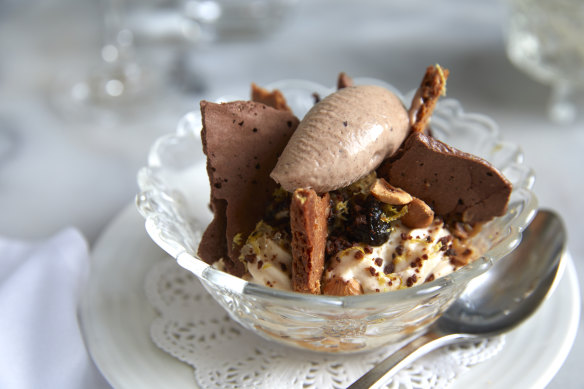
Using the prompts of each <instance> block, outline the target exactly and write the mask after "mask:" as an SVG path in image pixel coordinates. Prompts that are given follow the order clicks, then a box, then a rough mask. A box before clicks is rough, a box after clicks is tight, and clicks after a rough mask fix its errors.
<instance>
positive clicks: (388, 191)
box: [371, 178, 412, 205]
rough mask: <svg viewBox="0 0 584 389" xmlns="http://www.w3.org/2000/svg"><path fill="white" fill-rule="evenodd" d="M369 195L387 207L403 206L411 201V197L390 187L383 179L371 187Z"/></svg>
mask: <svg viewBox="0 0 584 389" xmlns="http://www.w3.org/2000/svg"><path fill="white" fill-rule="evenodd" d="M371 194H372V195H373V196H375V198H376V199H377V200H379V201H381V202H383V203H386V204H389V205H405V204H408V203H409V202H410V201H412V196H411V195H410V194H409V193H408V192H406V191H404V190H402V189H400V188H396V187H394V186H392V185H391V184H390V183H389V182H387V181H385V180H384V179H383V178H378V179H377V180H375V183H374V184H373V186H372V187H371Z"/></svg>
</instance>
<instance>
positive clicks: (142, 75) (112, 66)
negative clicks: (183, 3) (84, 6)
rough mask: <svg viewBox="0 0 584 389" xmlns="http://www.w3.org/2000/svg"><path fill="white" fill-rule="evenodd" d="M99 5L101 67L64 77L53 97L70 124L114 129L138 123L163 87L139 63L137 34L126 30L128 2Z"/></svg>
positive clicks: (110, 0)
mask: <svg viewBox="0 0 584 389" xmlns="http://www.w3.org/2000/svg"><path fill="white" fill-rule="evenodd" d="M99 5H100V6H101V8H102V17H103V21H102V23H103V24H102V28H103V31H102V35H103V38H102V44H101V48H100V53H99V54H100V55H99V60H98V63H97V64H94V65H93V68H90V69H83V70H82V71H81V72H80V73H79V74H76V73H75V72H72V73H69V74H64V76H62V77H60V79H59V80H58V81H57V82H56V86H55V88H54V90H53V91H52V96H51V97H52V99H53V103H54V105H55V106H56V108H57V110H58V111H59V113H60V114H61V116H62V117H63V118H64V119H65V120H67V121H80V122H81V121H90V122H93V123H98V124H100V125H106V126H107V125H110V126H111V125H117V124H119V123H122V122H124V121H125V120H128V119H135V118H136V115H137V114H139V113H141V112H142V111H143V110H144V108H145V105H146V103H145V100H148V99H151V98H152V97H153V96H154V95H155V94H156V92H157V91H156V89H157V88H159V85H158V84H157V82H158V80H157V78H156V74H155V73H154V72H151V71H147V69H146V68H144V67H143V66H142V65H140V64H139V63H138V61H137V60H136V55H135V48H134V34H133V32H132V31H131V30H130V29H129V28H127V26H126V6H127V4H126V1H125V0H100V2H99ZM137 111H140V112H137Z"/></svg>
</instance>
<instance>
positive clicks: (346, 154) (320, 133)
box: [271, 85, 410, 193]
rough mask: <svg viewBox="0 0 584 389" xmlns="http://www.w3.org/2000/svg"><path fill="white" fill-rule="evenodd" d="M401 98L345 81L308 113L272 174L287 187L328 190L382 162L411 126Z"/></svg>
mask: <svg viewBox="0 0 584 389" xmlns="http://www.w3.org/2000/svg"><path fill="white" fill-rule="evenodd" d="M409 127H410V124H409V119H408V114H407V111H406V109H405V107H404V106H403V104H402V102H401V101H400V99H399V98H398V97H397V96H396V95H395V94H393V93H391V92H390V91H388V90H387V89H385V88H382V87H380V86H375V85H359V86H352V87H346V88H343V89H340V90H338V91H337V92H335V93H333V94H331V95H329V96H327V97H326V98H324V99H323V100H321V101H320V102H319V103H317V104H315V105H314V107H312V109H311V110H310V111H309V112H308V113H307V114H306V116H305V117H304V119H303V120H302V121H301V122H300V124H299V126H298V128H297V129H296V131H295V132H294V134H293V135H292V137H291V138H290V141H289V142H288V144H287V145H286V147H285V148H284V151H283V152H282V154H281V155H280V158H279V159H278V163H277V164H276V166H275V168H274V170H272V173H271V177H272V178H273V179H274V180H275V181H276V182H278V183H279V184H281V185H282V187H283V188H284V189H286V190H287V191H290V192H291V191H294V190H295V189H296V188H312V189H314V190H315V191H316V192H319V193H324V192H328V191H331V190H335V189H338V188H342V187H345V186H347V185H349V184H351V183H353V182H355V181H357V180H358V179H360V178H361V177H363V176H365V175H367V174H368V173H370V172H371V171H372V170H374V169H375V168H377V166H379V165H380V164H381V162H382V161H383V160H384V159H385V158H387V157H388V156H390V155H392V154H393V153H394V152H395V151H396V150H397V149H398V148H399V146H400V145H401V143H402V142H403V140H404V139H405V137H406V135H407V134H408V131H409Z"/></svg>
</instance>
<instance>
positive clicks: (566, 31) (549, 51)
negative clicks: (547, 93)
mask: <svg viewBox="0 0 584 389" xmlns="http://www.w3.org/2000/svg"><path fill="white" fill-rule="evenodd" d="M508 2H509V15H508V17H509V19H508V25H507V54H508V56H509V59H510V60H511V62H512V63H513V64H515V65H516V66H517V67H518V68H519V69H521V70H523V71H525V72H526V73H527V74H528V75H530V76H531V77H533V78H535V79H536V80H538V81H540V82H542V83H544V84H548V85H550V86H551V87H552V95H551V98H550V101H549V107H548V112H549V117H550V118H551V119H552V120H554V121H556V122H560V123H570V122H572V121H573V120H574V119H575V118H576V116H577V113H578V105H579V104H580V103H581V101H580V99H581V98H582V96H584V2H583V1H582V0H555V1H549V0H508Z"/></svg>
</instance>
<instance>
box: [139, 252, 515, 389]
mask: <svg viewBox="0 0 584 389" xmlns="http://www.w3.org/2000/svg"><path fill="white" fill-rule="evenodd" d="M145 288H146V295H147V297H148V300H149V301H150V303H151V304H152V305H153V306H154V308H155V309H156V310H157V311H158V313H159V316H158V317H157V318H156V319H155V320H154V321H153V322H152V325H151V329H150V334H151V337H152V340H153V341H154V343H155V344H156V345H157V346H158V347H159V348H161V349H162V350H164V351H166V352H167V353H169V354H170V355H172V356H174V357H175V358H177V359H179V360H181V361H183V362H185V363H188V364H189V365H191V366H193V367H194V379H195V381H196V383H197V384H198V385H199V386H200V387H202V388H281V387H286V388H299V389H316V388H345V387H347V386H348V385H350V384H351V383H352V382H354V381H355V380H357V379H358V378H359V377H360V376H361V375H363V374H364V373H365V372H367V371H368V370H369V369H371V368H372V367H373V366H374V365H375V364H376V363H378V362H380V361H381V360H383V359H384V358H385V357H386V356H388V355H389V354H391V353H392V352H394V351H395V350H397V349H398V348H399V347H400V346H401V345H392V346H388V347H384V348H381V349H379V350H376V351H373V352H368V353H362V354H358V355H327V354H317V353H313V352H308V351H302V350H296V349H292V348H290V347H286V346H282V345H279V344H276V343H273V342H269V341H267V340H265V339H263V338H261V337H259V336H257V335H255V334H254V333H252V332H250V331H248V330H247V329H245V328H243V327H242V326H240V325H239V324H238V323H236V322H235V321H233V320H231V319H230V318H229V316H228V314H227V313H226V312H225V310H224V309H223V308H221V307H220V306H219V305H218V304H217V303H216V302H215V300H213V298H212V297H211V296H210V295H209V294H208V293H207V292H206V291H205V289H204V288H203V286H202V285H201V284H200V282H199V280H198V279H197V278H196V277H195V276H194V275H192V274H191V273H190V272H188V271H187V270H185V269H183V268H181V267H180V266H178V265H177V264H176V262H175V261H174V260H165V261H163V262H160V263H158V264H156V265H155V266H154V267H153V268H152V269H151V270H150V272H149V273H148V275H147V277H146V281H145ZM504 344H505V338H504V336H498V337H493V338H490V339H485V340H482V341H479V342H476V343H471V344H461V345H454V346H449V347H445V348H442V349H438V350H436V351H434V352H432V353H430V354H428V355H425V356H424V357H422V358H420V359H418V360H417V361H415V362H413V363H411V364H410V366H408V367H407V368H404V369H402V370H401V371H399V372H398V373H396V374H395V375H394V376H393V378H392V380H391V382H389V383H388V384H387V388H391V389H398V388H408V389H429V388H446V387H448V386H449V385H450V384H451V383H452V382H453V381H454V380H455V379H456V377H457V376H459V375H460V374H462V373H464V372H465V371H467V370H468V369H469V368H470V367H471V366H472V365H475V364H477V363H480V362H482V361H485V360H487V359H489V358H491V357H493V356H494V355H496V354H497V353H498V352H499V351H500V350H501V349H502V348H503V346H504Z"/></svg>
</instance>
